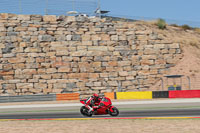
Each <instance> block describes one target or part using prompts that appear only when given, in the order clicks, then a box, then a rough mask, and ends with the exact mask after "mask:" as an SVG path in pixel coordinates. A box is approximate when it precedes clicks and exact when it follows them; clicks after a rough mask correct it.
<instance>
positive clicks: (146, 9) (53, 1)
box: [0, 0, 200, 27]
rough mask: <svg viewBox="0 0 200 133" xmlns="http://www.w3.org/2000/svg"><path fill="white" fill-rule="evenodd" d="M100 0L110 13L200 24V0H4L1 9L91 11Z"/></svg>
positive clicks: (59, 12)
mask: <svg viewBox="0 0 200 133" xmlns="http://www.w3.org/2000/svg"><path fill="white" fill-rule="evenodd" d="M74 1H75V2H74ZM98 1H100V5H101V9H102V10H108V11H110V13H109V14H108V15H112V16H118V17H124V18H133V19H145V20H149V19H157V18H162V19H165V20H166V21H168V22H170V23H178V24H180V25H181V24H188V25H191V26H198V27H200V15H199V13H200V7H199V5H200V0H0V13H1V12H8V13H16V14H42V15H44V14H45V9H46V8H47V9H48V14H55V15H59V14H66V10H68V11H69V10H73V9H72V8H74V9H81V10H82V12H86V13H87V12H91V11H93V10H95V9H96V7H97V5H98ZM73 2H74V3H73ZM47 5H48V6H47Z"/></svg>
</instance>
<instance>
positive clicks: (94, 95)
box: [93, 93, 99, 101]
mask: <svg viewBox="0 0 200 133" xmlns="http://www.w3.org/2000/svg"><path fill="white" fill-rule="evenodd" d="M93 97H94V99H95V101H97V100H98V99H99V95H98V94H97V93H94V94H93Z"/></svg>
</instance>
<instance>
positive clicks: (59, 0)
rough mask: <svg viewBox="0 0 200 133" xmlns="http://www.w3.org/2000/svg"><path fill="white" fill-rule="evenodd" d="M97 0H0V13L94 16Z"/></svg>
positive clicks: (97, 5)
mask: <svg viewBox="0 0 200 133" xmlns="http://www.w3.org/2000/svg"><path fill="white" fill-rule="evenodd" d="M98 7H99V4H98V0H31V1H30V0H1V1H0V13H14V14H40V15H47V14H48V15H67V13H68V12H69V11H77V12H78V13H82V14H87V15H94V14H95V11H96V10H97V8H98Z"/></svg>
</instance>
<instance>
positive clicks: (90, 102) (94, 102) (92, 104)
mask: <svg viewBox="0 0 200 133" xmlns="http://www.w3.org/2000/svg"><path fill="white" fill-rule="evenodd" d="M100 102H101V98H95V97H94V96H91V97H89V98H88V99H87V101H86V104H85V107H86V108H88V109H89V112H91V111H94V109H97V108H98V107H99V104H100Z"/></svg>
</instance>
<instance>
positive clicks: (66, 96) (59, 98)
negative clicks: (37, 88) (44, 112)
mask: <svg viewBox="0 0 200 133" xmlns="http://www.w3.org/2000/svg"><path fill="white" fill-rule="evenodd" d="M79 99H80V94H79V93H66V94H56V101H62V100H79Z"/></svg>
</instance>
